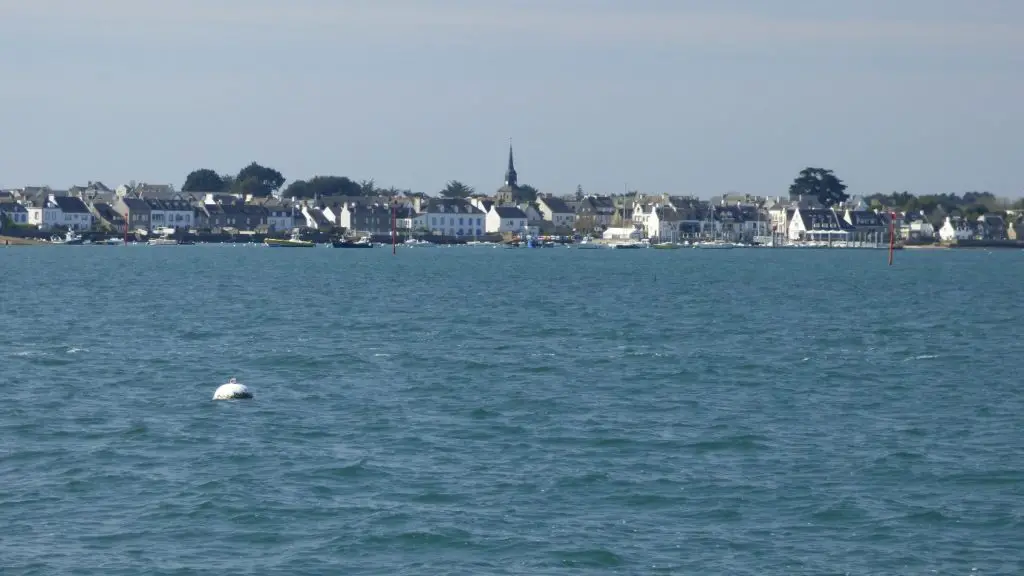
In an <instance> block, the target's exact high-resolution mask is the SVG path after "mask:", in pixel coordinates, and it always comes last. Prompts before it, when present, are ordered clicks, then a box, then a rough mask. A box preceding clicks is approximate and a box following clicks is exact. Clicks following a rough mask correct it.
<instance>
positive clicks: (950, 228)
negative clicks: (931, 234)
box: [939, 216, 975, 242]
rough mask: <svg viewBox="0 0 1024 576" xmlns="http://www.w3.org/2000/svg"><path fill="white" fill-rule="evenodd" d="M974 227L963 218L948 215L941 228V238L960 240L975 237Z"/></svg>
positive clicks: (948, 240) (944, 240) (951, 240)
mask: <svg viewBox="0 0 1024 576" xmlns="http://www.w3.org/2000/svg"><path fill="white" fill-rule="evenodd" d="M974 234H975V232H974V229H973V228H971V226H970V225H969V224H967V223H966V222H964V221H963V220H962V219H960V218H957V219H956V220H953V219H952V218H950V217H949V216H946V221H945V222H943V223H942V227H941V228H939V239H940V240H942V241H943V242H956V241H958V240H970V239H971V238H973V237H974Z"/></svg>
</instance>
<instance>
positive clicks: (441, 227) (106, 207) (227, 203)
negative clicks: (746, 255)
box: [0, 148, 1024, 244]
mask: <svg viewBox="0 0 1024 576" xmlns="http://www.w3.org/2000/svg"><path fill="white" fill-rule="evenodd" d="M1014 216H1015V217H1016V218H1021V216H1020V215H1014ZM4 222H10V223H13V224H14V225H16V226H24V227H32V228H36V229H39V230H46V231H48V230H55V229H72V230H77V231H85V230H95V229H102V230H107V231H110V232H117V233H124V232H126V231H127V232H141V233H149V232H152V231H157V230H168V229H176V230H177V229H185V230H195V231H209V232H213V233H222V232H228V233H233V232H243V233H244V232H254V233H271V234H273V233H284V232H287V231H291V230H293V229H296V228H307V229H313V230H317V231H332V232H333V231H335V230H340V231H344V232H347V233H349V234H353V235H355V234H359V235H363V234H369V235H376V234H387V233H389V232H391V230H392V227H394V228H396V229H397V230H399V231H401V232H403V233H412V234H418V233H419V234H425V235H434V236H445V237H454V238H465V239H472V238H479V237H482V236H486V235H494V234H510V235H515V234H522V233H523V232H525V231H527V230H528V231H530V233H533V234H543V235H561V236H568V235H573V234H579V235H595V236H596V235H603V236H604V237H606V238H609V239H613V238H630V239H633V238H637V237H640V238H649V239H651V240H652V241H658V242H679V241H686V240H697V239H716V240H723V241H729V242H746V243H772V244H779V243H783V244H785V243H792V242H829V243H832V242H856V243H864V242H869V243H883V242H886V241H888V239H889V232H890V229H891V230H893V231H894V232H895V235H896V236H897V237H898V238H900V239H901V240H905V241H921V242H930V241H934V240H943V241H956V240H965V239H979V240H1003V239H1014V240H1015V239H1018V237H1019V236H1024V234H1021V232H1024V221H1020V220H1018V221H1013V222H1006V221H1005V220H1004V219H1003V218H1002V217H1001V216H999V215H995V214H986V215H984V216H981V217H979V218H978V219H977V220H976V221H966V220H964V219H962V218H958V217H955V216H950V217H947V218H946V220H945V222H944V223H942V225H941V226H938V229H936V228H937V227H936V226H935V224H933V223H931V222H929V221H928V219H927V218H925V217H924V215H923V214H915V213H899V212H896V213H893V212H889V211H880V210H870V209H869V208H868V207H867V206H866V205H865V204H864V202H863V201H859V200H856V199H854V200H852V201H850V202H847V203H844V204H842V205H839V206H832V207H826V206H823V205H821V204H820V203H819V202H818V201H817V200H816V199H815V198H813V197H796V198H792V197H790V198H785V199H783V198H766V197H754V196H749V195H743V196H738V195H723V196H721V197H718V198H714V199H712V200H700V199H697V198H695V197H692V196H672V195H669V194H662V195H646V194H640V193H632V194H623V195H611V196H603V195H586V194H583V193H582V192H581V191H578V192H577V193H576V194H574V195H567V196H555V195H550V194H537V193H536V191H534V190H533V189H532V188H530V187H528V186H521V185H519V182H518V175H517V172H516V169H515V165H514V160H513V155H512V150H511V148H509V157H508V167H507V170H506V172H505V180H504V184H503V185H502V186H501V187H500V188H498V190H497V191H496V192H495V193H494V194H493V195H474V196H472V197H469V198H436V197H429V196H426V195H423V194H410V195H402V196H391V197H388V196H322V197H316V198H282V197H280V196H277V195H275V196H270V197H265V198H254V197H244V196H242V195H237V194H227V193H222V192H195V191H191V192H179V191H175V189H174V187H173V186H170V185H148V184H140V185H135V184H134V183H133V184H131V185H123V186H120V187H118V188H117V189H114V190H111V189H109V188H107V187H106V186H104V185H103V184H102V183H99V182H90V183H89V184H88V185H87V186H75V187H72V188H71V189H68V190H52V189H50V188H48V187H27V188H20V189H12V190H0V225H2V224H3V223H4ZM1022 239H1024V238H1022Z"/></svg>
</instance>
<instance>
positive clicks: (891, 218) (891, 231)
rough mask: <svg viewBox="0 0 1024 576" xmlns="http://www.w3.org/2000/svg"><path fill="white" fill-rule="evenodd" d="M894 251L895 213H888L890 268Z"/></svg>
mask: <svg viewBox="0 0 1024 576" xmlns="http://www.w3.org/2000/svg"><path fill="white" fill-rule="evenodd" d="M895 249H896V213H895V212H889V266H892V253H893V250H895Z"/></svg>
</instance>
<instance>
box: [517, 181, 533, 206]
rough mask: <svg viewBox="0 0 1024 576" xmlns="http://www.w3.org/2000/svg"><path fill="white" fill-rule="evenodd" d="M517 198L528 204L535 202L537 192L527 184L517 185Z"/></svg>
mask: <svg viewBox="0 0 1024 576" xmlns="http://www.w3.org/2000/svg"><path fill="white" fill-rule="evenodd" d="M519 196H520V198H523V199H524V200H526V201H528V202H536V201H537V196H538V192H537V189H536V188H534V187H533V186H530V185H529V184H520V185H519Z"/></svg>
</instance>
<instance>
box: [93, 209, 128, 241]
mask: <svg viewBox="0 0 1024 576" xmlns="http://www.w3.org/2000/svg"><path fill="white" fill-rule="evenodd" d="M89 210H90V211H91V212H92V215H93V222H96V223H97V224H99V225H100V226H102V227H103V228H106V229H108V230H113V231H115V232H120V233H124V227H125V221H124V216H122V215H121V214H118V212H117V210H114V207H113V206H112V205H110V204H108V203H106V202H93V203H91V204H89Z"/></svg>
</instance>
